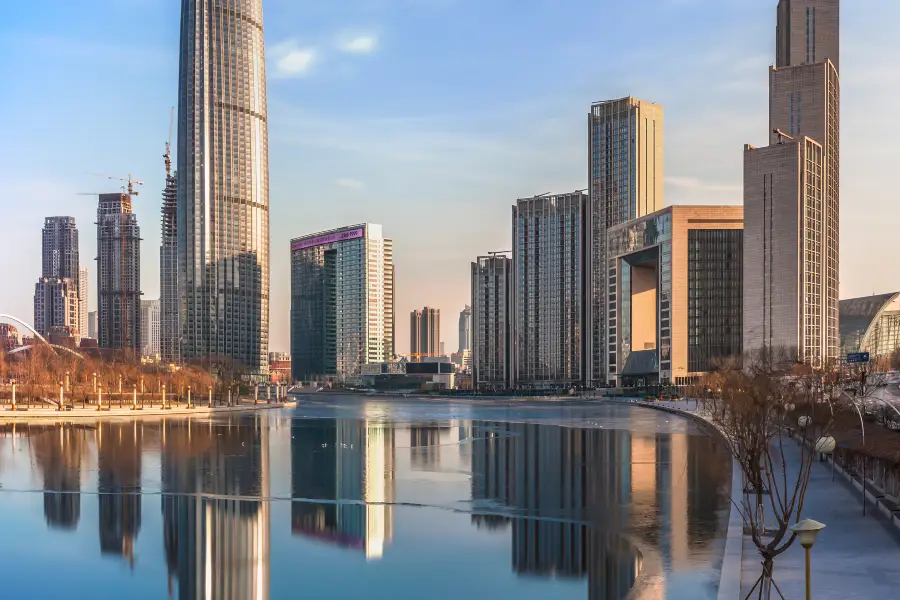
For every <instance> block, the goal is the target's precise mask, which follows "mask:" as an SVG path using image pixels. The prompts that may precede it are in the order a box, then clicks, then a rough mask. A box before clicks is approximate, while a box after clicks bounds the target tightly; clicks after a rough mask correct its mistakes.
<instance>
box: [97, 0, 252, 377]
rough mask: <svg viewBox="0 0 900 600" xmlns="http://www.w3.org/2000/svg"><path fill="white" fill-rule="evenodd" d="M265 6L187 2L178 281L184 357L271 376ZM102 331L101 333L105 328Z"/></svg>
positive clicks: (239, 0) (242, 0)
mask: <svg viewBox="0 0 900 600" xmlns="http://www.w3.org/2000/svg"><path fill="white" fill-rule="evenodd" d="M263 46H264V41H263V11H262V1H261V0H231V1H229V2H228V3H227V7H226V6H225V5H224V4H223V5H220V3H215V2H207V1H205V0H183V2H182V5H181V51H180V57H179V63H180V74H179V94H178V168H177V172H178V183H177V187H178V215H177V221H178V223H177V230H178V282H179V290H180V294H181V300H180V302H181V309H180V314H181V323H180V327H181V330H182V335H183V341H182V344H181V350H182V353H183V355H184V357H185V358H194V357H202V356H211V355H216V356H228V357H231V358H233V359H235V360H237V361H238V362H240V363H242V364H244V366H246V367H247V368H249V369H250V370H251V371H252V372H254V373H257V374H262V373H264V372H265V371H266V369H267V368H268V362H267V361H266V354H267V352H268V343H269V156H268V129H267V117H266V113H267V111H266V71H265V50H264V47H263ZM101 332H102V330H101Z"/></svg>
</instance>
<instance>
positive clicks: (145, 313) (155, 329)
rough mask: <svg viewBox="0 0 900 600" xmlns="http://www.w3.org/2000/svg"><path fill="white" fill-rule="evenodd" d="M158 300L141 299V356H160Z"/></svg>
mask: <svg viewBox="0 0 900 600" xmlns="http://www.w3.org/2000/svg"><path fill="white" fill-rule="evenodd" d="M160 304H161V303H160V301H159V300H141V343H142V344H143V347H142V348H141V356H142V357H143V358H159V356H160V329H161V327H160V325H161V322H160V321H161V319H160Z"/></svg>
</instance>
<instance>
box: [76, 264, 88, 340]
mask: <svg viewBox="0 0 900 600" xmlns="http://www.w3.org/2000/svg"><path fill="white" fill-rule="evenodd" d="M90 289H91V286H90V276H89V275H88V268H87V267H78V335H79V336H80V337H88V303H89V301H90V297H91V294H90Z"/></svg>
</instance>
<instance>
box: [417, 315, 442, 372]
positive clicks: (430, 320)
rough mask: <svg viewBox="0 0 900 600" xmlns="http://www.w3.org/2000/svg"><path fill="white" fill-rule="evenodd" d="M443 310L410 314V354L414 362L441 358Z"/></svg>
mask: <svg viewBox="0 0 900 600" xmlns="http://www.w3.org/2000/svg"><path fill="white" fill-rule="evenodd" d="M440 340H441V310H440V309H439V308H428V307H427V306H426V307H425V308H423V309H422V310H414V311H412V312H411V313H409V354H410V356H411V357H412V359H413V360H414V361H416V360H418V359H420V358H425V357H432V356H440V355H441V348H440Z"/></svg>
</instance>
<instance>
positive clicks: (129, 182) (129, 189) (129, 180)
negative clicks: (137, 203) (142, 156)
mask: <svg viewBox="0 0 900 600" xmlns="http://www.w3.org/2000/svg"><path fill="white" fill-rule="evenodd" d="M88 175H95V176H97V177H105V178H107V179H111V180H113V181H124V182H125V183H126V184H127V185H126V187H125V191H126V193H127V194H128V195H129V196H140V194H141V193H140V192H138V191H135V189H134V186H136V185H144V182H143V181H138V180H137V179H132V178H131V173H129V174H128V177H127V178H124V177H113V176H111V175H104V174H103V173H88Z"/></svg>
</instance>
